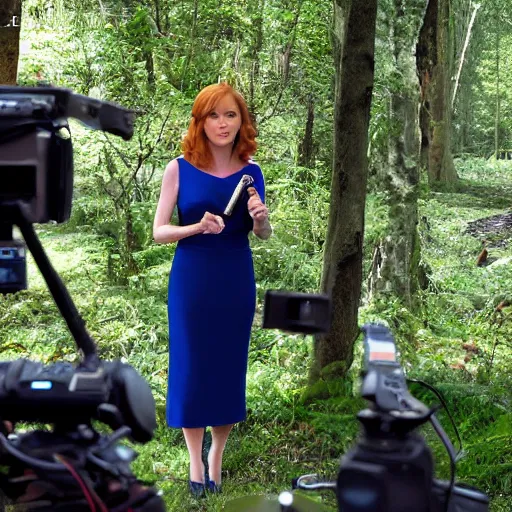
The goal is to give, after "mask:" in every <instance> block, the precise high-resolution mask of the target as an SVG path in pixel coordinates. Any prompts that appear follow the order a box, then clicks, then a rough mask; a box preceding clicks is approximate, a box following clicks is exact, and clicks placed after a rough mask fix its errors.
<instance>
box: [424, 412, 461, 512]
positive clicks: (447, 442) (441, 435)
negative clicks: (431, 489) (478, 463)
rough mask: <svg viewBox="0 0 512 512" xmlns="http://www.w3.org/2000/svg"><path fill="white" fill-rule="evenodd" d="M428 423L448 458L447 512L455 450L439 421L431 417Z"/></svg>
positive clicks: (452, 481) (452, 482) (453, 477)
mask: <svg viewBox="0 0 512 512" xmlns="http://www.w3.org/2000/svg"><path fill="white" fill-rule="evenodd" d="M430 423H431V424H432V426H433V427H434V430H435V431H436V434H437V435H438V436H439V438H440V439H441V441H442V442H443V444H444V446H445V448H446V451H447V452H448V455H449V456H450V486H449V487H448V490H447V491H446V504H445V512H448V508H449V506H450V498H451V495H452V491H453V486H454V485H455V449H454V448H453V444H452V442H451V441H450V439H449V437H448V436H447V435H446V432H445V431H444V430H443V427H442V426H441V423H439V420H438V419H437V418H436V417H435V416H434V415H432V416H431V417H430Z"/></svg>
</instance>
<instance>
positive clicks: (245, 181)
mask: <svg viewBox="0 0 512 512" xmlns="http://www.w3.org/2000/svg"><path fill="white" fill-rule="evenodd" d="M252 183H254V179H253V177H252V176H249V175H248V174H244V175H243V176H242V178H241V179H240V181H239V182H238V185H237V186H236V188H235V190H234V192H233V195H232V196H231V199H230V200H229V202H228V205H227V206H226V209H225V210H224V215H227V216H228V217H229V216H230V215H231V214H232V213H233V209H234V208H235V205H236V203H237V201H238V200H239V199H240V196H241V195H242V192H243V191H244V189H245V188H246V187H247V186H248V185H251V184H252ZM250 188H252V189H253V190H254V192H256V189H255V188H254V187H250ZM251 195H252V194H251Z"/></svg>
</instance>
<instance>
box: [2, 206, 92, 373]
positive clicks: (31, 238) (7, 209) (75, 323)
mask: <svg viewBox="0 0 512 512" xmlns="http://www.w3.org/2000/svg"><path fill="white" fill-rule="evenodd" d="M2 218H7V219H12V223H11V225H10V230H11V238H12V225H13V224H16V225H17V226H18V227H19V229H20V231H21V233H22V235H23V238H24V239H25V243H26V244H27V247H28V249H29V251H30V252H31V253H32V256H33V257H34V260H35V262H36V265H37V266H38V268H39V270H40V272H41V274H42V275H43V277H44V280H45V281H46V284H47V286H48V289H49V290H50V293H51V294H52V297H53V299H54V300H55V303H56V304H57V307H58V308H59V311H60V313H61V315H62V317H63V318H64V320H65V321H66V324H67V326H68V328H69V330H70V332H71V335H72V336H73V338H74V340H75V342H76V344H77V346H78V348H79V349H80V350H82V352H83V355H84V360H83V362H82V363H81V365H80V366H81V367H82V368H84V367H85V368H87V369H90V370H91V371H94V370H96V369H97V368H98V366H99V363H100V361H99V358H98V355H97V350H96V344H95V343H94V340H93V339H92V338H91V336H90V335H89V333H88V332H87V330H86V328H85V322H84V320H83V318H82V317H81V316H80V313H79V312H78V310H77V309H76V306H75V304H74V302H73V299H72V298H71V296H70V294H69V292H68V290H67V288H66V286H65V285H64V283H63V282H62V280H61V278H60V276H59V275H58V274H57V272H56V271H55V269H54V268H53V266H52V264H51V263H50V260H49V259H48V256H47V255H46V253H45V251H44V248H43V246H42V245H41V242H40V241H39V238H38V236H37V234H36V232H35V231H34V227H33V225H32V223H31V222H30V220H29V215H28V212H27V207H26V205H25V204H24V203H23V202H22V201H12V202H4V203H2V204H0V219H2ZM3 231H5V224H4V226H3Z"/></svg>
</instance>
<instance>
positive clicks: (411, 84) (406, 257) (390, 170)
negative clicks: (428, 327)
mask: <svg viewBox="0 0 512 512" xmlns="http://www.w3.org/2000/svg"><path fill="white" fill-rule="evenodd" d="M393 3H394V6H393V8H394V11H395V15H394V16H393V18H392V21H391V22H390V27H389V28H390V34H389V41H390V44H391V54H392V55H393V57H394V63H393V64H394V78H393V80H392V82H391V83H392V85H391V90H390V116H389V118H390V120H391V126H392V128H391V130H390V134H389V138H388V162H387V163H388V165H387V166H386V167H385V175H384V176H383V185H384V188H385V190H386V196H387V198H388V203H389V214H388V221H387V228H386V237H385V238H384V239H383V240H381V242H380V243H379V246H378V248H377V249H376V251H375V253H374V260H373V263H372V271H371V273H370V284H369V290H370V295H379V294H391V295H394V296H396V297H400V298H401V299H402V300H403V301H404V303H405V304H406V305H407V306H409V307H410V306H412V297H413V294H414V292H415V291H416V290H417V288H418V283H419V262H420V245H419V238H418V230H417V224H418V187H419V169H418V156H419V133H418V103H419V83H418V78H417V76H416V73H415V68H416V66H415V63H414V46H415V44H416V40H417V37H418V33H419V28H420V24H421V21H422V18H423V13H422V7H423V5H422V4H423V2H421V1H416V2H412V1H410V2H409V5H408V9H407V11H406V10H404V9H403V4H402V1H401V0H393Z"/></svg>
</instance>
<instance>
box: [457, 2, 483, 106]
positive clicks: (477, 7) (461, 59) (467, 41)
mask: <svg viewBox="0 0 512 512" xmlns="http://www.w3.org/2000/svg"><path fill="white" fill-rule="evenodd" d="M480 7H481V6H480V4H475V10H474V11H473V14H472V15H471V20H470V22H469V25H468V31H467V33H466V40H465V41H464V48H463V49H462V54H461V56H460V62H459V69H458V71H457V78H456V79H455V87H454V89H453V98H452V109H453V105H454V104H455V97H456V96H457V89H458V87H459V78H460V74H461V72H462V64H464V56H465V54H466V50H467V47H468V45H469V38H470V36H471V29H472V28H473V23H474V22H475V18H476V13H477V11H478V9H480Z"/></svg>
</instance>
